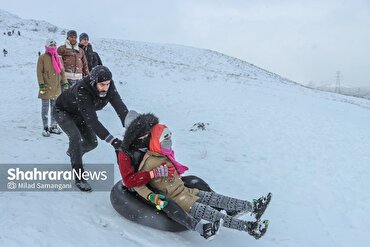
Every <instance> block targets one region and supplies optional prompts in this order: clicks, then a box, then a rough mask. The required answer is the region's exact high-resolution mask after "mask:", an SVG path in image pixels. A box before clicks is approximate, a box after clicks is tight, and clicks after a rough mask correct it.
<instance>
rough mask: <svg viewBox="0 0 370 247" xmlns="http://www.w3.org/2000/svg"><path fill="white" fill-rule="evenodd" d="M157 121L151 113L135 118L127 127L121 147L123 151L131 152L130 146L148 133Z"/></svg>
mask: <svg viewBox="0 0 370 247" xmlns="http://www.w3.org/2000/svg"><path fill="white" fill-rule="evenodd" d="M158 123H159V120H158V117H156V116H155V115H154V114H152V113H146V114H141V115H139V116H138V117H137V118H135V119H134V120H133V121H132V122H131V124H130V125H129V126H125V127H126V132H125V135H124V137H123V143H122V147H123V149H124V150H131V149H132V144H133V143H134V142H135V141H136V140H137V139H138V138H139V137H141V136H143V135H145V134H147V133H150V130H151V128H152V127H153V126H154V125H156V124H158Z"/></svg>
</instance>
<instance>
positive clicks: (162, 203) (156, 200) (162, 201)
mask: <svg viewBox="0 0 370 247" xmlns="http://www.w3.org/2000/svg"><path fill="white" fill-rule="evenodd" d="M147 199H148V201H150V202H151V203H153V204H155V207H156V208H157V209H158V210H162V209H163V208H164V207H166V206H167V204H168V202H167V201H166V196H165V195H163V194H155V193H153V192H152V193H150V194H149V195H148V197H147Z"/></svg>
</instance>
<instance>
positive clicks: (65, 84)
mask: <svg viewBox="0 0 370 247" xmlns="http://www.w3.org/2000/svg"><path fill="white" fill-rule="evenodd" d="M62 86H63V91H65V90H67V89H68V88H69V83H68V82H65V83H63V84H62Z"/></svg>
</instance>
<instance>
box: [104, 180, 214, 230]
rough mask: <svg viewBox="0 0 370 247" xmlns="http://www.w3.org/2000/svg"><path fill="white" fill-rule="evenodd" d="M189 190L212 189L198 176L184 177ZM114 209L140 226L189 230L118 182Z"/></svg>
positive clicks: (113, 201)
mask: <svg viewBox="0 0 370 247" xmlns="http://www.w3.org/2000/svg"><path fill="white" fill-rule="evenodd" d="M182 180H183V181H184V183H185V185H186V186H187V187H189V188H198V189H200V190H205V191H211V188H210V187H209V186H208V184H207V183H206V182H204V181H203V180H202V179H201V178H198V177H196V176H186V177H182ZM110 201H111V204H112V206H113V208H114V209H115V210H116V211H117V212H118V213H119V214H120V215H122V216H123V217H125V218H126V219H128V220H130V221H133V222H135V223H138V224H140V225H144V226H148V227H152V228H155V229H158V230H162V231H169V232H182V231H186V230H188V229H187V228H186V227H185V226H183V225H181V224H179V223H177V222H175V221H173V220H171V219H170V218H168V217H167V215H166V214H165V213H164V212H162V211H158V210H156V209H155V207H154V206H153V205H151V204H149V203H148V202H147V201H146V200H145V199H143V198H142V197H141V196H140V195H138V194H137V193H136V192H134V191H131V190H129V189H127V188H126V187H125V186H124V185H123V184H122V181H118V182H117V183H116V184H115V185H114V186H113V188H112V190H111V193H110Z"/></svg>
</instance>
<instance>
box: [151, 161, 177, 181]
mask: <svg viewBox="0 0 370 247" xmlns="http://www.w3.org/2000/svg"><path fill="white" fill-rule="evenodd" d="M149 173H150V178H152V179H153V178H159V177H170V178H173V174H174V173H175V168H174V167H173V166H167V165H166V163H165V162H163V163H162V164H161V165H160V166H158V167H156V168H154V169H153V170H151V171H150V172H149Z"/></svg>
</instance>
